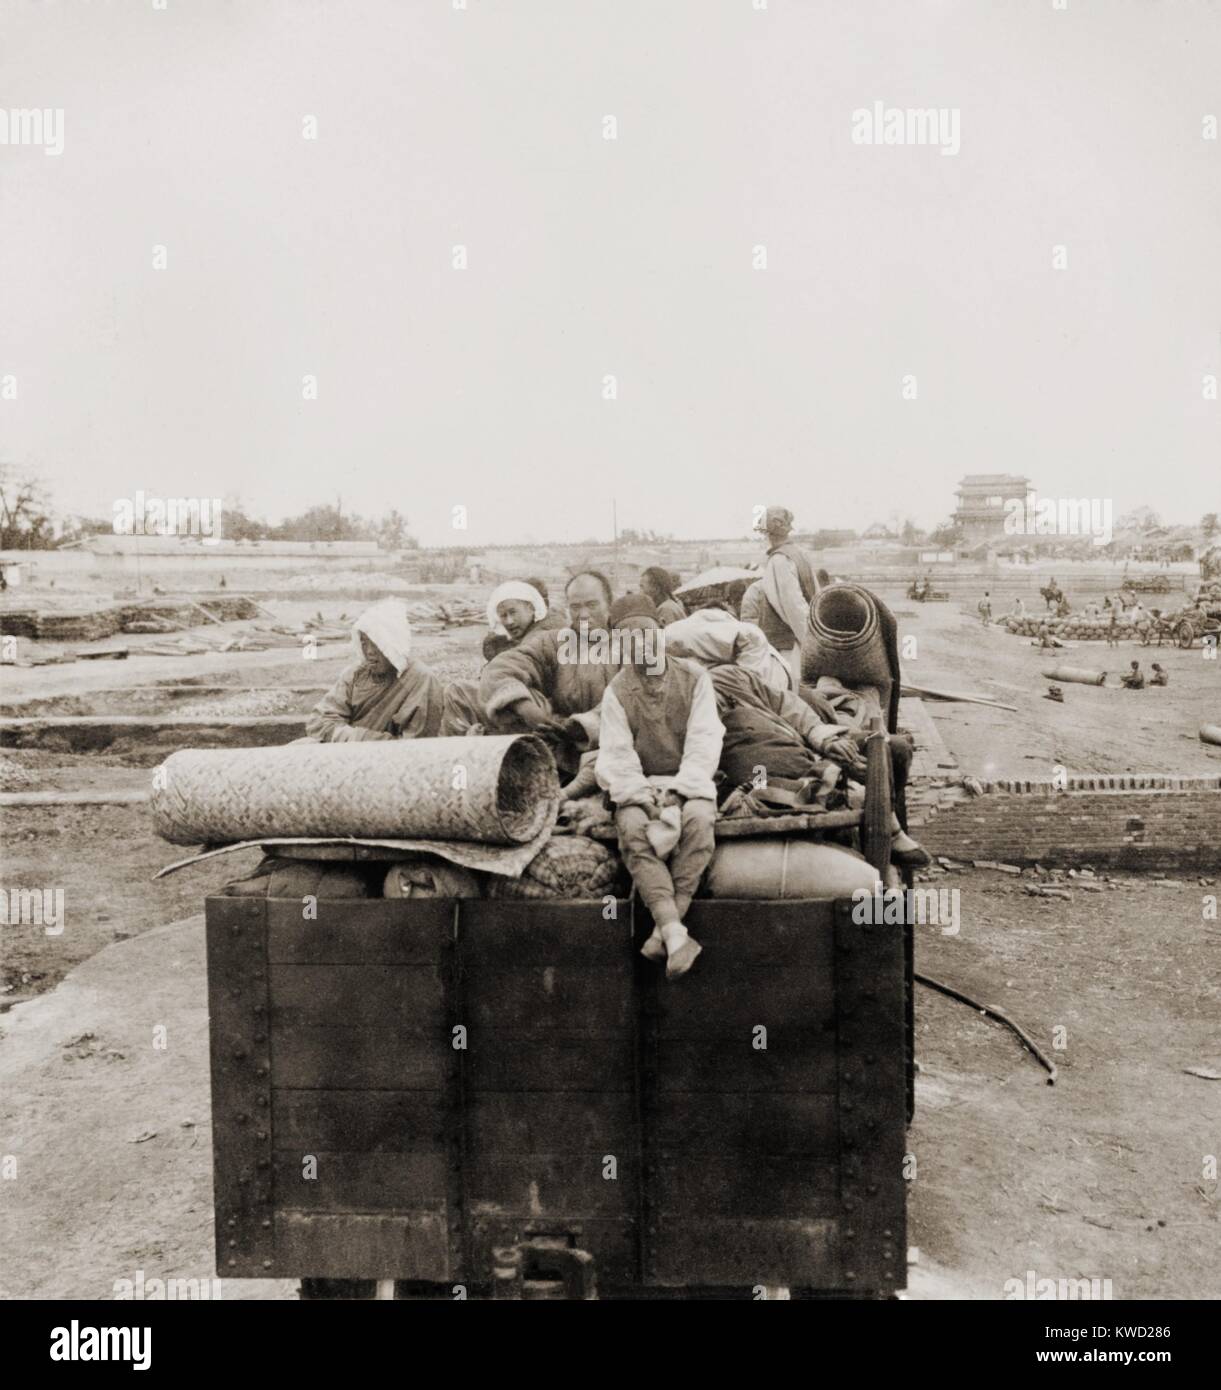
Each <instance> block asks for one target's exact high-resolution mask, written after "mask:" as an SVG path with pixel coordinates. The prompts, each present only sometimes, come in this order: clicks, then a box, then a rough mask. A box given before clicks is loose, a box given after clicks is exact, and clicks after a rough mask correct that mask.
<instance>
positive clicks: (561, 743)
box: [307, 507, 928, 978]
mask: <svg viewBox="0 0 1221 1390" xmlns="http://www.w3.org/2000/svg"><path fill="white" fill-rule="evenodd" d="M759 529H760V531H761V532H762V533H763V535H764V536H765V538H766V544H767V552H766V557H765V560H764V563H763V565H762V567H761V572H760V574H759V578H758V579H757V580H756V581H754V582H753V583H751V584H750V586H749V588H746V589H745V591H744V592H742V593H741V596H740V599H739V600H738V601H737V602H735V601H734V599H733V598H732V597H724V598H711V599H707V598H706V599H704V600H703V601H702V602H701V603H700V604H699V606H696V605H694V604H692V607H691V611H688V608H687V606H686V605H685V604H684V603H683V601H682V599H681V597H680V596H679V595H678V593H677V592H676V590H677V589H678V587H679V583H678V578H677V576H675V575H673V574H671V573H670V572H669V571H667V570H665V569H662V568H660V567H654V568H652V569H648V570H645V571H644V572H643V573H642V575H641V577H640V584H639V589H638V590H637V591H635V592H631V593H627V594H623V595H620V596H618V597H616V595H615V594H614V593H613V591H612V587H611V584H610V581H609V580H608V579H607V577H606V576H605V575H604V574H602V573H600V572H599V571H597V570H584V571H580V572H578V573H576V574H574V575H572V576H571V577H570V578H569V579H568V581H567V583H566V584H565V586H564V590H563V599H562V602H557V601H556V597H553V596H552V595H551V594H550V592H549V590H548V586H547V585H546V584H545V583H544V582H543V581H542V580H540V579H538V578H524V579H515V580H509V581H508V582H506V583H503V584H501V585H499V587H497V588H496V589H495V591H494V592H493V593H492V594H491V596H490V598H489V600H488V608H487V621H488V634H487V636H486V638H485V639H484V641H483V657H484V665H483V669H482V670H481V672H480V674H479V677H478V679H477V680H454V681H450V682H448V683H445V682H442V681H441V680H440V679H438V677H437V676H436V675H435V674H434V673H433V672H432V671H430V670H429V668H428V667H427V666H426V665H425V664H424V663H423V662H421V661H419V660H418V659H417V658H415V657H413V656H412V654H411V644H412V642H411V639H412V633H411V627H410V623H409V622H408V620H407V616H406V613H405V611H404V609H403V606H402V604H401V603H400V602H399V601H397V600H395V599H385V600H382V601H381V602H379V603H376V604H374V605H373V606H372V607H371V608H369V609H368V610H367V611H366V612H365V613H363V614H362V615H361V616H360V617H359V618H358V619H357V621H356V623H355V624H354V631H353V640H354V643H355V644H356V647H357V650H358V653H359V655H358V659H356V660H354V661H353V663H352V664H351V665H350V666H349V667H347V668H346V669H345V670H344V671H343V672H342V674H341V675H340V677H339V679H338V680H337V681H336V683H335V685H334V687H333V688H332V689H331V690H330V691H328V692H327V694H326V696H325V697H324V698H323V699H322V700H321V701H320V702H319V704H318V705H317V707H316V708H315V710H314V711H313V713H312V715H311V717H310V719H309V722H308V725H307V736H308V737H309V738H310V739H313V740H316V741H319V742H344V741H349V740H369V739H396V738H431V737H437V736H454V735H480V734H492V733H495V734H503V733H532V734H536V735H538V736H540V737H542V738H544V739H545V740H546V741H547V743H548V744H549V745H550V747H551V748H552V750H553V752H554V754H555V759H556V765H557V769H558V771H559V774H560V778H561V783H562V785H561V795H562V796H563V797H564V798H565V799H566V800H568V801H574V800H577V799H579V798H582V797H585V796H602V797H605V798H606V801H607V803H608V804H609V808H610V810H611V811H612V812H613V816H614V823H615V827H616V832H617V835H618V841H619V849H620V854H621V856H622V858H623V861H624V863H625V864H626V866H627V868H628V870H629V871H630V873H631V876H632V879H633V882H634V884H635V887H636V891H637V892H638V893H639V895H640V897H641V899H642V900H643V902H644V903H645V905H646V906H647V907H648V909H649V911H650V913H651V915H652V918H653V921H654V923H655V927H654V930H653V933H652V935H651V936H650V937H649V939H648V940H647V942H646V943H645V945H644V947H643V953H644V954H645V956H647V957H648V958H650V959H655V960H657V961H658V962H664V963H665V968H666V974H667V976H668V977H670V978H674V977H676V976H679V975H682V974H684V973H685V972H686V971H687V970H688V969H690V966H691V964H692V962H693V961H694V960H695V958H696V956H697V955H698V954H699V952H700V946H699V944H698V943H697V942H696V941H695V940H694V939H693V938H692V937H691V935H690V933H689V931H688V930H687V927H686V925H685V921H684V919H685V917H686V915H687V909H688V906H689V904H690V902H691V899H692V897H693V896H694V894H695V892H696V889H697V888H698V886H699V883H700V880H701V878H702V876H703V874H704V871H705V869H706V868H707V866H708V863H709V861H710V859H711V857H712V853H713V849H714V826H715V823H716V819H717V813H718V802H720V803H721V804H722V806H723V807H727V806H728V805H729V800H728V798H730V797H732V796H734V795H735V794H737V795H738V797H739V798H740V799H747V800H749V798H750V797H760V798H763V799H764V801H766V802H767V803H769V804H770V805H771V806H772V808H773V809H774V808H775V803H776V801H777V800H779V802H780V804H781V805H782V806H783V805H787V806H790V807H792V808H794V809H798V810H800V809H804V810H806V811H811V810H818V809H824V808H829V807H831V806H832V805H834V804H841V805H846V806H849V807H859V806H860V805H861V804H862V802H863V797H864V790H863V782H864V774H865V759H864V755H863V743H864V739H865V737H866V735H867V731H868V729H869V727H870V724H871V723H872V719H873V717H874V716H876V715H882V716H883V718H884V719H885V718H886V716H887V706H888V704H889V703H890V701H891V699H892V696H893V698H895V699H897V690H898V670H897V655H896V656H895V658H894V670H893V672H892V676H893V680H892V682H891V685H892V686H893V689H890V690H886V691H883V690H881V689H879V688H877V687H873V686H857V687H852V686H849V685H846V684H844V683H842V682H840V681H839V680H836V679H833V678H831V677H828V676H822V677H820V678H818V679H817V681H816V682H815V683H814V684H806V683H804V682H803V679H802V665H801V653H802V641H803V637H804V634H805V631H806V625H807V619H808V615H809V610H810V603H811V600H812V599H813V598H814V597H815V595H816V594H817V593H818V591H819V589H820V587H821V586H822V585H823V584H825V583H829V582H830V581H829V580H828V578H827V576H826V575H825V574H823V573H821V572H819V573H815V572H814V571H813V570H812V568H811V566H810V563H809V560H808V559H807V557H806V555H805V554H804V552H803V551H802V550H801V549H800V547H799V546H797V545H796V544H795V543H794V542H793V541H792V538H791V537H792V530H793V515H792V513H791V512H790V511H788V509H787V508H784V507H769V508H768V509H767V511H766V515H765V517H764V518H763V520H762V522H761V524H760V527H759ZM557 597H558V596H557ZM892 621H893V620H892ZM608 637H609V638H611V639H613V641H612V642H611V644H610V647H609V650H610V651H611V652H613V653H614V656H613V659H609V660H608V659H607V657H606V652H607V650H608V647H607V645H606V643H605V642H604V641H602V640H596V639H605V638H608ZM892 645H893V644H892ZM889 724H890V727H891V729H892V732H893V726H894V720H893V710H892V711H891V715H890V720H889ZM891 755H892V759H894V761H895V771H896V777H897V779H899V780H900V781H901V780H902V779H904V778H905V775H906V762H905V759H906V757H908V756H909V755H910V750H909V749H905V747H904V745H903V743H902V741H900V740H896V741H892V749H891ZM891 831H892V850H891V854H892V860H893V861H894V862H897V863H898V864H900V865H903V866H907V867H916V866H919V865H923V864H927V862H928V856H927V855H926V854H925V852H924V850H923V849H921V847H920V846H919V845H918V844H917V843H916V842H915V841H914V840H912V839H911V838H910V837H909V836H908V835H907V834H906V833H905V832H904V830H903V829H902V828H901V827H900V825H899V822H898V820H897V819H892V825H891Z"/></svg>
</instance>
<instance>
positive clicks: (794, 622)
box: [755, 507, 818, 688]
mask: <svg viewBox="0 0 1221 1390" xmlns="http://www.w3.org/2000/svg"><path fill="white" fill-rule="evenodd" d="M755 529H756V530H759V531H762V532H763V533H764V534H765V535H766V537H767V547H768V548H767V563H766V565H765V567H764V570H763V600H764V602H763V604H762V611H761V619H762V620H761V622H760V624H759V626H760V627H761V628H762V629H763V635H764V636H765V637H766V638H767V640H768V641H769V642H770V643H771V644H772V646H773V647H775V649H776V650H777V651H778V652H779V653H780V655H781V656H782V657H783V658H784V660H785V662H786V663H787V665H788V667H789V669H790V670H791V671H792V673H793V686H794V688H796V687H797V685H799V684H800V682H801V643H802V638H803V636H804V634H805V630H806V618H807V616H808V615H809V611H810V600H811V599H812V598H813V597H814V595H815V594H817V593H818V580H817V578H816V577H815V575H814V570H813V567H812V566H811V564H810V561H809V559H808V558H807V557H806V554H805V551H803V550H802V548H801V547H800V546H799V545H797V544H796V543H795V542H794V541H792V540H790V537H791V535H792V533H793V513H792V512H791V511H789V509H788V508H787V507H768V508H767V510H766V511H765V512H764V515H763V520H762V521H761V522H760V523H759V525H758V526H757V527H756V528H755Z"/></svg>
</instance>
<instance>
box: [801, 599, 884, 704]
mask: <svg viewBox="0 0 1221 1390" xmlns="http://www.w3.org/2000/svg"><path fill="white" fill-rule="evenodd" d="M801 666H802V674H803V677H804V678H805V679H806V680H812V679H813V678H815V677H817V676H834V677H836V678H837V679H838V680H841V681H846V682H848V684H850V685H876V686H879V687H882V686H886V685H887V683H888V682H889V681H891V680H892V678H893V673H892V671H891V669H890V661H889V659H888V657H887V654H886V639H885V635H884V633H883V631H882V623H881V620H880V615H879V612H878V602H877V600H876V599H875V598H874V596H873V595H872V594H871V593H870V592H869V590H868V589H862V588H861V587H860V586H859V585H856V584H833V585H832V586H831V587H830V588H827V589H820V590H819V592H818V593H817V594H816V595H815V596H814V598H813V600H812V601H811V603H810V620H809V624H808V626H807V629H806V634H805V641H804V643H803V644H802V652H801Z"/></svg>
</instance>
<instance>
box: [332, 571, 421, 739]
mask: <svg viewBox="0 0 1221 1390" xmlns="http://www.w3.org/2000/svg"><path fill="white" fill-rule="evenodd" d="M352 640H353V643H354V645H355V646H356V649H357V652H358V654H359V657H360V659H359V660H358V661H356V662H354V663H353V664H352V665H351V666H349V667H347V668H346V669H345V670H344V671H343V673H342V674H341V675H340V677H339V679H338V680H337V681H336V682H335V684H334V686H332V688H331V689H330V690H329V691H328V692H327V693H326V695H324V696H323V698H322V699H321V700H320V701H319V702H318V704H317V705H316V706H315V707H314V711H313V713H312V714H311V715H310V717H309V721H308V723H307V724H306V733H307V735H308V737H309V738H310V739H311V740H312V741H313V742H315V743H350V742H358V741H359V742H363V741H366V740H369V739H388V738H434V737H436V735H437V734H438V733H439V732H440V729H441V709H442V701H443V698H444V687H443V686H442V684H441V682H440V681H439V680H438V679H437V677H436V676H434V675H433V673H432V672H431V671H430V670H429V669H428V667H427V666H425V665H424V664H423V663H422V662H419V661H413V660H412V659H411V655H410V653H411V624H410V622H408V620H407V612H406V609H405V608H404V607H403V605H402V603H401V602H400V601H399V600H398V599H393V598H388V599H383V600H382V601H381V602H380V603H375V604H374V605H373V607H372V608H369V609H366V610H365V612H364V613H362V614H361V615H360V617H359V618H357V620H356V621H355V623H353V624H352Z"/></svg>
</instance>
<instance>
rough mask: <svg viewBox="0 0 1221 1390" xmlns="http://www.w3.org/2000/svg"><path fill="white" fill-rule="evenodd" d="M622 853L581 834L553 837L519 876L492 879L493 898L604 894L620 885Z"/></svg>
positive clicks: (601, 895)
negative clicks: (620, 859) (620, 856)
mask: <svg viewBox="0 0 1221 1390" xmlns="http://www.w3.org/2000/svg"><path fill="white" fill-rule="evenodd" d="M620 880H621V866H620V863H619V856H618V855H617V854H616V853H615V851H614V850H613V849H610V848H609V847H608V846H606V845H603V844H599V843H598V841H597V840H589V839H586V838H585V837H584V836H582V835H561V836H558V837H555V838H553V839H550V840H548V841H547V843H546V844H545V845H544V846H543V847H542V849H541V850H540V851H539V852H538V854H537V855H536V856H535V857H534V858H533V859H532V860H531V861H530V863H529V865H528V866H527V867H526V869H525V870H524V871H523V872H522V875H521V877H520V878H497V879H491V880H489V882H488V886H487V895H488V897H490V898H601V897H605V896H606V895H607V894H608V893H613V892H615V891H616V888H617V887H619V886H621V884H620Z"/></svg>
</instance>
